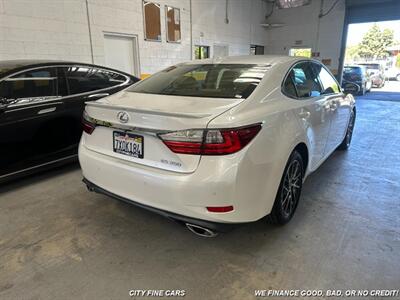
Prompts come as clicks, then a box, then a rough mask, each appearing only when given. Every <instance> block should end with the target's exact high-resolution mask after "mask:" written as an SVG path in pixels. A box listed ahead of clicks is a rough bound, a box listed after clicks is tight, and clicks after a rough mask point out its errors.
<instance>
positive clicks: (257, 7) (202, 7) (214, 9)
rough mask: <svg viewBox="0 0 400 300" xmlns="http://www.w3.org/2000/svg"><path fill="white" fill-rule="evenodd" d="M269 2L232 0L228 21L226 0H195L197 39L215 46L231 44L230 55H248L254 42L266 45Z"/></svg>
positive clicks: (193, 4)
mask: <svg viewBox="0 0 400 300" xmlns="http://www.w3.org/2000/svg"><path fill="white" fill-rule="evenodd" d="M266 9H267V5H266V3H265V2H264V1H258V0H250V1H249V0H228V20H229V23H228V24H226V23H225V12H226V2H225V0H193V1H192V10H193V43H194V44H195V45H204V46H211V56H213V49H212V46H213V45H214V44H221V45H229V55H248V54H249V53H250V44H257V45H260V46H263V45H265V41H266V38H265V37H266V31H265V29H264V28H262V27H261V26H260V23H262V22H263V20H264V17H265V13H266Z"/></svg>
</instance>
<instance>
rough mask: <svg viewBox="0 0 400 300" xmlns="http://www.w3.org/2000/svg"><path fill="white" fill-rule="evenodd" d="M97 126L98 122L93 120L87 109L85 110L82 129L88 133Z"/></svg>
mask: <svg viewBox="0 0 400 300" xmlns="http://www.w3.org/2000/svg"><path fill="white" fill-rule="evenodd" d="M95 128H96V124H95V123H94V122H93V120H92V118H91V117H89V115H88V114H87V112H86V111H84V112H83V116H82V129H83V131H84V132H86V133H87V134H92V132H93V131H94V129H95Z"/></svg>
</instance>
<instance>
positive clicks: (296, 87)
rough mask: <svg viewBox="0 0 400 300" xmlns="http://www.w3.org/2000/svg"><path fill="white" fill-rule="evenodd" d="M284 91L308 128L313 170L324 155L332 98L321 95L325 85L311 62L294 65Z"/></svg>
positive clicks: (306, 128)
mask: <svg viewBox="0 0 400 300" xmlns="http://www.w3.org/2000/svg"><path fill="white" fill-rule="evenodd" d="M291 86H292V88H290V87H291ZM284 90H286V91H287V92H286V95H288V96H290V97H292V98H294V99H295V101H297V103H294V106H295V109H294V113H295V115H296V117H297V119H298V120H299V122H300V125H301V126H302V127H303V128H304V129H305V131H306V135H307V139H308V141H309V147H310V149H309V151H310V158H309V164H310V168H311V170H314V169H316V168H317V167H318V165H319V164H320V162H321V161H322V159H323V158H324V155H325V147H326V143H327V140H328V135H329V127H330V122H331V120H330V112H329V101H328V100H327V98H326V97H325V96H324V95H321V93H322V87H321V84H320V82H319V80H318V78H317V76H316V74H315V72H314V70H313V68H312V65H311V62H309V61H304V62H299V63H297V64H296V65H294V66H293V67H292V69H291V70H290V72H289V73H288V76H287V78H286V80H285V83H284ZM290 90H291V91H290Z"/></svg>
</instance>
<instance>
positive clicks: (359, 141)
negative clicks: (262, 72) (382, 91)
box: [0, 95, 400, 300]
mask: <svg viewBox="0 0 400 300" xmlns="http://www.w3.org/2000/svg"><path fill="white" fill-rule="evenodd" d="M397 99H399V100H400V95H398V97H397ZM399 133H400V102H396V101H373V100H360V101H359V102H358V119H357V123H356V129H355V135H354V139H353V145H352V147H351V149H350V150H349V151H348V152H336V153H334V155H333V156H332V157H331V158H330V159H329V160H328V161H327V162H326V163H325V164H324V165H323V166H322V167H321V168H320V169H319V170H318V171H317V172H316V173H314V174H313V175H311V177H309V178H308V180H307V182H306V184H305V186H304V191H303V194H302V199H301V202H300V204H299V208H298V211H297V214H296V215H295V217H294V219H293V220H292V222H291V223H290V224H288V225H287V226H285V227H280V228H277V227H274V226H272V225H268V224H266V223H265V222H264V221H260V222H257V223H254V224H250V225H246V226H243V227H241V228H238V229H236V230H234V231H232V232H230V233H227V234H224V235H221V236H219V237H218V238H215V239H203V238H199V237H197V236H194V235H193V234H191V233H190V232H188V231H187V230H185V229H184V228H183V227H180V226H179V225H177V224H175V223H173V222H170V221H169V220H166V219H164V218H162V217H160V216H157V215H154V214H152V213H149V212H146V211H144V210H142V209H139V208H135V207H132V206H130V205H127V204H124V203H120V202H117V201H114V200H112V199H109V198H107V197H105V196H102V195H98V194H95V193H89V192H87V191H86V188H85V187H84V186H83V184H82V183H81V173H80V170H79V168H78V167H77V166H69V167H66V168H63V169H61V170H57V171H53V172H47V173H46V174H42V175H37V176H35V177H34V178H30V179H25V180H20V181H18V182H14V183H12V184H8V185H6V186H3V187H1V188H0V298H1V299H128V298H129V297H128V291H129V290H131V289H185V290H186V297H185V298H186V299H240V300H242V299H254V296H253V294H254V290H255V289H398V288H399V283H400V217H399V216H400V181H399V178H400V154H399V153H400V152H399V145H400V134H399ZM141 299H142V298H141ZM281 299H282V298H281Z"/></svg>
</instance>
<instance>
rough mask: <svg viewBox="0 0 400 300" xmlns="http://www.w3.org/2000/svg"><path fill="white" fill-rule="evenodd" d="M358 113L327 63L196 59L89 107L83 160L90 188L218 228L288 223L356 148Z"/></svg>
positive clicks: (204, 230)
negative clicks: (325, 170)
mask: <svg viewBox="0 0 400 300" xmlns="http://www.w3.org/2000/svg"><path fill="white" fill-rule="evenodd" d="M355 116H356V108H355V100H354V98H353V96H352V95H345V94H344V93H343V92H342V90H341V88H340V86H339V84H338V82H337V81H336V79H335V78H334V77H333V75H332V74H331V73H330V72H329V71H328V69H327V68H325V66H323V65H322V64H321V63H320V62H318V61H316V60H311V59H307V58H300V57H286V56H239V57H227V58H221V59H218V60H213V59H209V60H202V61H192V62H188V63H183V64H179V65H175V66H172V67H170V68H167V69H165V70H163V71H161V72H158V73H156V74H154V75H152V76H151V77H149V78H147V79H145V80H143V81H141V82H139V83H137V84H135V85H133V86H132V87H130V88H128V89H126V90H124V91H122V92H120V93H118V94H116V95H113V96H109V97H107V98H103V99H101V100H98V101H93V102H90V103H88V104H87V106H86V108H85V113H84V119H83V122H84V128H85V131H84V133H83V135H82V139H81V142H80V146H79V161H80V164H81V168H82V173H83V177H84V182H85V183H86V185H87V186H88V189H89V190H92V191H97V192H100V193H104V194H106V195H109V196H111V197H114V198H116V199H119V200H123V201H127V202H129V203H134V204H136V205H138V206H141V207H144V208H147V209H149V210H151V211H154V212H158V213H160V214H162V215H164V216H168V217H169V218H172V219H175V220H178V221H179V222H182V223H183V224H185V225H186V226H187V227H188V228H189V229H190V230H191V231H193V232H195V233H196V234H199V235H202V236H215V234H216V231H219V230H226V227H227V226H228V227H229V226H231V225H232V224H237V223H246V222H252V221H256V220H259V219H261V218H263V217H264V216H266V215H269V218H270V219H271V220H272V221H274V222H276V223H279V224H285V223H287V222H288V221H289V220H290V219H291V218H292V216H293V214H294V212H295V210H296V207H297V204H298V202H299V198H300V193H301V190H302V185H303V181H304V179H305V178H306V177H307V176H308V175H309V174H310V173H311V172H313V171H315V170H316V169H317V168H318V167H319V166H320V165H321V164H322V163H323V162H324V161H325V160H326V159H327V158H328V157H329V156H330V154H331V153H332V152H333V151H335V149H337V148H339V149H347V148H348V147H349V146H350V142H351V137H352V132H353V127H354V122H355Z"/></svg>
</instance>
